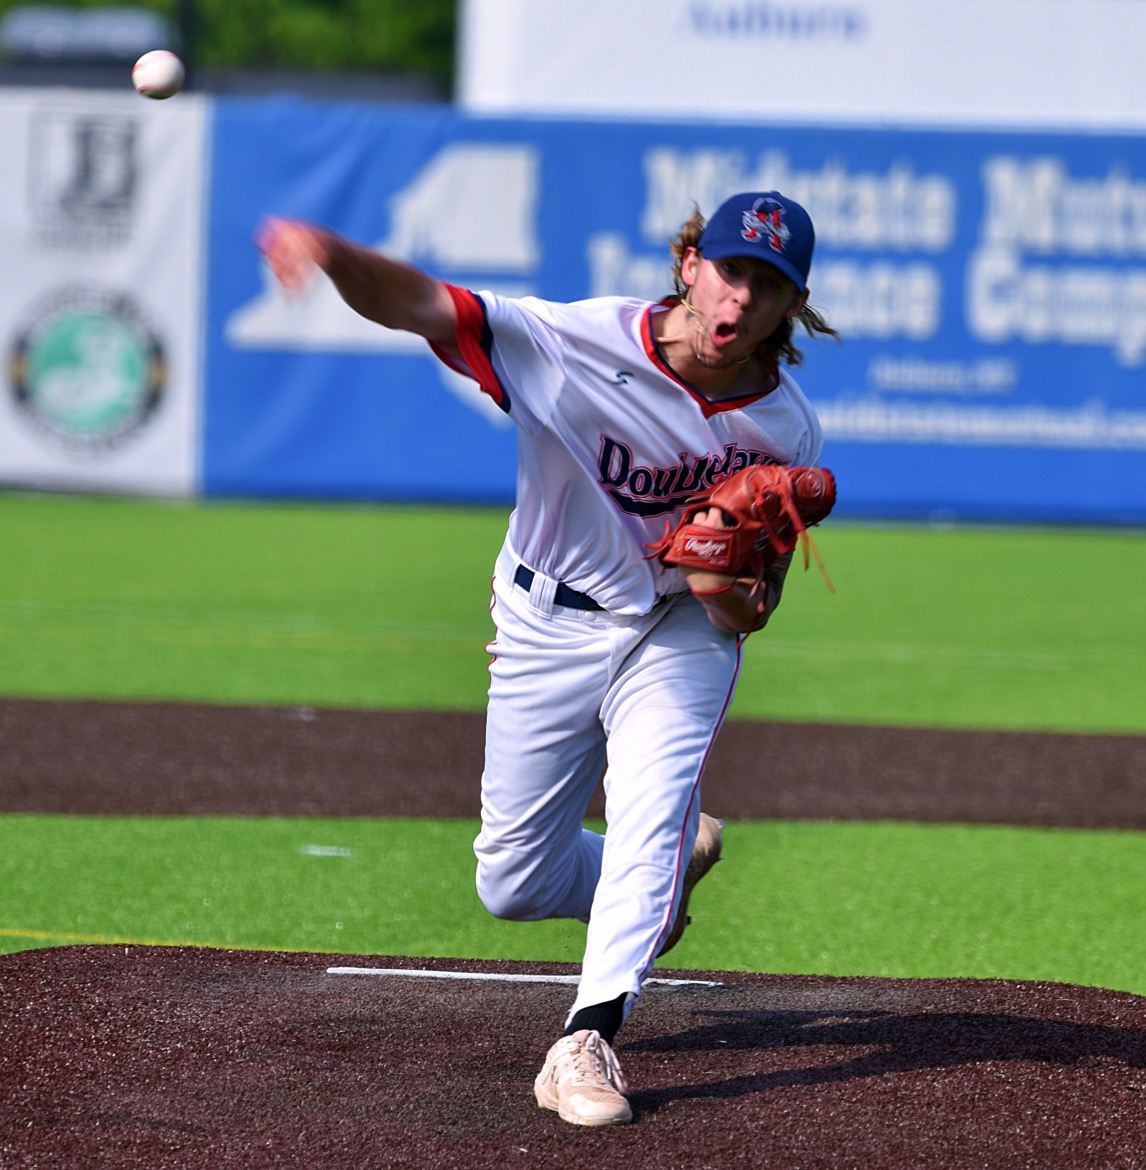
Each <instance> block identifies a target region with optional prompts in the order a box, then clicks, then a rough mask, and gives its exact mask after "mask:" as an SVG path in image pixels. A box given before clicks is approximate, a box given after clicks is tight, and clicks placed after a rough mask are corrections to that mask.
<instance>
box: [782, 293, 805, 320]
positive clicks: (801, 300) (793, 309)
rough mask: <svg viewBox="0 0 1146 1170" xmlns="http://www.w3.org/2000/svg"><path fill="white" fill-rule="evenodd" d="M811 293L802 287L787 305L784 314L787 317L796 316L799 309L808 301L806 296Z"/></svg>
mask: <svg viewBox="0 0 1146 1170" xmlns="http://www.w3.org/2000/svg"><path fill="white" fill-rule="evenodd" d="M810 295H811V293H810V292H809V290H808V289H804V291H803V292H802V293H800V295H799V296H797V297H796V299H795V300H794V301H793V302H792V303H791V304H790V305H789V306H788V311H787V313H786V314H785V316H787V317H798V316H799V315H800V312H801V310H802V309H803V308H804V306H805V305H806V304H807V303H808V297H809V296H810Z"/></svg>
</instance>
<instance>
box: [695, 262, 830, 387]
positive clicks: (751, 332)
mask: <svg viewBox="0 0 1146 1170" xmlns="http://www.w3.org/2000/svg"><path fill="white" fill-rule="evenodd" d="M681 276H682V277H683V279H684V283H685V284H686V285H688V286H689V290H688V303H689V305H690V306H691V309H692V312H690V313H689V315H688V318H689V330H690V340H691V343H692V347H693V352H694V353H695V354H696V357H697V360H698V361H700V362H701V363H702V364H703V365H706V366H709V367H711V368H720V367H723V366H728V365H735V364H737V363H739V362H742V361H744V359H745V358H747V357H750V356H751V354H752V353H753V352H754V351H755V349H756V347H757V346H758V345H760V343H761V342H763V341H765V340H767V339H768V338H769V337H771V335H772V334H773V333H774V332H775V331H776V328H777V326H778V325H779V324H780V323H781V322H782V321H783V320H784V319H785V318H786V317H794V316H795V315H796V314H797V313H798V312H799V311H800V309H801V308H802V307H803V306H804V304H805V302H806V301H807V299H808V294H807V293H806V292H803V293H801V292H799V291H798V290H797V288H796V286H795V285H794V284H793V283H792V281H790V280H789V279H788V278H787V277H786V276H785V275H784V274H783V273H782V272H781V271H780V270H779V269H778V268H773V267H772V265H771V264H768V263H765V262H764V261H763V260H757V259H756V258H755V257H754V256H730V257H727V258H726V259H723V260H706V259H704V257H702V256H701V255H700V253H699V252H697V251H696V250H695V249H690V250H689V252H688V253H687V254H686V255H685V256H684V257H683V260H682V263H681Z"/></svg>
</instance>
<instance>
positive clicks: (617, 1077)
mask: <svg viewBox="0 0 1146 1170" xmlns="http://www.w3.org/2000/svg"><path fill="white" fill-rule="evenodd" d="M628 1091H629V1086H628V1082H627V1081H626V1080H625V1074H624V1073H622V1072H621V1066H620V1065H619V1064H618V1063H617V1057H616V1055H615V1054H614V1052H613V1049H612V1048H611V1047H610V1046H609V1044H608V1043H607V1042H606V1041H605V1040H602V1039H601V1035H600V1033H599V1032H591V1031H588V1030H587V1029H585V1030H582V1031H580V1032H574V1033H573V1035H572V1036H562V1037H561V1039H560V1040H558V1041H557V1043H556V1044H554V1045H553V1047H552V1048H550V1050H549V1052H548V1053H547V1054H546V1057H545V1065H544V1067H543V1068H542V1070H541V1072H539V1073H538V1074H537V1079H536V1080H535V1081H534V1082H533V1093H534V1095H535V1096H536V1097H537V1104H538V1105H540V1106H541V1108H542V1109H553V1110H555V1111H556V1112H557V1116H558V1117H560V1118H561V1120H562V1121H568V1122H569V1123H570V1124H572V1125H620V1124H622V1123H624V1122H626V1121H632V1119H633V1111H632V1109H630V1108H629V1102H628V1101H627V1100H626V1099H625V1094H626V1093H628Z"/></svg>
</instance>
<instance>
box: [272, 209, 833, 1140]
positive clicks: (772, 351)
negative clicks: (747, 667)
mask: <svg viewBox="0 0 1146 1170" xmlns="http://www.w3.org/2000/svg"><path fill="white" fill-rule="evenodd" d="M813 241H814V233H813V227H812V223H811V220H810V219H809V217H808V215H807V213H806V212H805V210H804V209H803V208H802V207H801V206H800V205H799V204H797V203H795V202H793V201H792V200H791V199H788V198H785V197H784V196H783V195H782V194H780V193H778V192H774V191H772V192H751V193H745V194H739V195H735V196H733V197H732V198H730V199H728V200H727V201H726V202H725V203H723V204H722V205H721V206H720V207H719V208H718V209H717V210H716V212H715V213H714V214H713V215H712V217H711V218H710V219H709V220H708V222H707V224H706V223H705V221H704V219H703V217H702V216H701V215H700V213H699V211H698V212H696V214H694V216H693V217H692V219H690V220H689V221H688V223H686V224H685V225H684V227H683V228H682V230H681V233H680V235H679V237H678V238H677V239H676V240H674V241H673V243H672V252H673V258H674V262H675V263H674V283H675V289H676V291H675V294H674V295H673V296H670V297H668V298H666V299H665V300H664V301H662V302H660V303H657V304H650V303H648V302H645V301H641V300H636V299H632V298H627V297H605V298H597V299H592V300H586V301H581V302H576V303H572V304H559V303H553V302H547V301H543V300H539V299H535V298H531V297H527V298H522V299H513V298H507V297H503V296H500V295H497V294H494V293H491V292H471V291H468V290H466V289H461V288H456V287H453V286H451V285H448V284H445V283H443V282H442V281H440V280H438V279H436V278H434V277H433V276H431V275H429V274H428V273H425V272H423V271H421V270H419V269H417V268H414V267H412V266H410V265H408V264H406V263H403V262H401V261H398V260H396V259H393V258H388V257H386V256H383V255H380V254H379V253H377V252H375V251H373V250H371V249H368V248H365V247H363V246H360V245H358V244H355V243H353V242H351V241H349V240H347V239H345V238H343V237H340V236H338V235H335V234H334V233H332V232H330V231H328V230H326V229H325V228H321V227H318V226H315V225H312V224H306V223H301V222H298V221H286V220H280V219H269V220H267V221H266V222H265V223H264V224H263V226H262V228H261V229H260V232H259V235H258V244H259V247H260V248H261V250H262V252H263V254H264V257H265V259H266V261H267V263H268V264H269V266H270V268H271V270H272V272H273V273H274V275H275V276H276V278H277V280H278V281H279V282H280V284H281V285H282V287H283V288H284V289H285V290H286V291H287V292H290V291H292V290H297V289H299V288H300V287H302V286H303V285H304V284H305V282H307V280H308V279H309V278H310V277H311V276H312V275H313V273H314V271H315V270H316V269H318V270H321V271H322V272H324V273H325V274H326V275H327V276H328V277H329V278H330V279H331V280H332V281H333V283H334V285H335V286H336V288H337V289H338V291H339V293H340V294H341V296H342V297H343V299H344V300H345V301H346V303H347V304H349V305H350V306H351V308H353V309H355V310H356V311H357V312H358V313H360V314H362V315H363V316H365V317H367V318H369V319H371V320H373V321H376V322H378V323H379V324H381V325H384V326H386V327H388V328H391V329H399V330H405V331H409V332H411V333H414V334H417V335H420V336H421V337H423V338H425V339H426V341H427V342H428V343H429V344H430V346H431V347H432V349H433V351H434V353H435V354H437V356H438V357H439V358H440V359H441V360H442V361H444V362H446V363H447V364H449V365H450V366H451V367H453V368H454V369H455V370H459V371H462V372H463V373H465V374H467V375H469V376H470V377H472V378H474V379H475V380H476V381H477V382H478V383H479V384H480V386H481V388H482V390H483V391H484V392H485V393H486V394H488V395H489V396H490V397H491V398H492V399H493V401H494V402H496V403H497V404H498V405H499V406H500V407H501V409H502V410H504V411H505V412H506V413H507V414H508V415H509V417H510V418H511V419H513V420H514V422H515V423H516V424H517V426H518V429H519V443H518V473H517V499H516V505H515V508H514V510H513V512H512V514H511V516H510V520H509V527H508V532H507V535H506V538H505V543H504V544H503V546H502V548H501V551H500V554H499V555H498V557H497V563H496V569H495V575H494V581H493V608H492V614H493V618H494V622H495V625H496V634H495V636H494V639H493V641H492V643H491V645H490V651H491V654H492V663H491V666H490V688H489V704H488V711H487V723H486V746H485V767H484V772H483V776H482V816H481V830H480V833H479V835H478V837H477V840H476V841H475V844H474V851H475V854H476V856H477V888H478V892H479V894H480V896H481V899H482V902H483V903H484V905H485V906H486V908H487V909H488V910H489V911H490V912H491V913H492V914H494V915H496V916H498V917H500V918H508V919H517V920H537V919H544V918H553V917H563V918H577V919H581V920H582V921H584V922H586V923H587V924H588V929H587V935H586V942H585V951H584V957H583V961H582V968H581V978H580V982H579V986H578V990H577V994H576V998H575V1000H574V1003H573V1005H572V1007H571V1009H570V1011H569V1014H568V1017H567V1018H566V1021H565V1028H564V1034H563V1035H562V1036H561V1037H560V1038H558V1040H557V1041H556V1043H554V1044H553V1046H552V1047H551V1048H550V1050H549V1052H548V1054H547V1055H546V1057H545V1061H544V1064H543V1067H542V1070H541V1072H540V1073H539V1074H538V1076H537V1079H536V1081H535V1084H534V1091H535V1095H536V1098H537V1102H538V1104H539V1105H541V1106H542V1107H543V1108H546V1109H552V1110H555V1111H556V1112H557V1113H558V1114H559V1115H560V1117H562V1118H563V1119H564V1120H566V1121H569V1122H572V1123H575V1124H582V1125H609V1124H614V1123H617V1122H625V1121H629V1120H630V1119H631V1117H632V1112H631V1108H630V1105H629V1102H628V1100H627V1094H628V1087H627V1084H626V1081H625V1078H624V1076H623V1074H622V1072H621V1069H620V1066H619V1064H618V1062H617V1058H616V1055H615V1053H614V1051H613V1048H612V1044H613V1040H614V1037H615V1035H616V1033H617V1031H618V1030H619V1029H620V1027H621V1025H622V1023H623V1021H624V1020H625V1018H626V1017H627V1015H628V1013H629V1012H630V1011H631V1009H632V1007H633V1005H634V1004H635V1003H636V1002H637V1000H638V998H639V996H640V994H641V987H642V983H643V982H644V980H645V978H646V977H647V976H648V974H649V973H650V971H651V970H652V967H653V964H654V961H655V960H656V959H657V958H658V956H659V955H661V954H664V953H665V952H666V951H667V950H668V949H669V948H670V947H671V946H673V945H674V944H675V942H676V941H677V939H679V937H680V935H681V932H682V931H683V929H684V927H685V925H686V923H687V921H688V918H687V914H686V909H687V902H688V897H689V894H690V892H691V890H692V888H693V886H694V885H695V884H696V882H697V881H698V880H699V879H700V878H701V877H703V876H704V874H705V873H706V872H707V871H708V870H709V869H710V868H711V867H712V865H713V864H714V863H715V862H716V860H717V859H718V858H719V856H720V848H721V827H722V826H721V823H720V822H719V821H717V820H715V819H713V818H712V817H709V816H707V814H702V813H701V810H700V781H701V774H702V772H703V770H704V766H705V761H706V760H707V758H708V755H709V752H710V750H711V748H712V745H713V741H714V739H715V737H716V734H717V732H718V730H719V728H720V726H721V724H722V722H723V720H724V717H725V714H726V712H727V710H728V706H729V703H730V702H731V699H732V693H733V688H734V686H735V683H736V678H737V673H738V671H739V669H740V663H741V647H742V644H743V641H744V639H745V637H746V636H747V635H748V634H749V633H751V632H752V631H754V630H758V629H760V628H761V627H762V626H763V625H764V624H765V623H766V622H767V620H768V618H769V616H770V615H771V613H772V611H773V610H774V608H775V606H776V604H777V603H778V601H779V598H780V590H781V588H782V585H783V579H784V573H785V571H786V569H787V567H788V564H789V563H790V560H791V553H790V552H789V553H788V554H787V555H786V556H782V557H780V558H779V559H778V560H776V561H775V562H774V563H773V564H772V565H771V567H770V569H769V571H768V573H767V574H766V576H765V578H764V579H763V580H752V579H750V578H741V577H738V576H736V575H730V574H727V573H717V572H713V571H708V570H704V569H697V568H684V567H674V566H668V565H666V564H665V563H664V562H663V561H662V560H661V559H658V558H657V557H650V555H649V552H648V550H649V548H650V547H652V546H655V545H656V543H657V541H658V540H660V539H662V538H663V537H664V534H665V531H666V523H667V524H671V523H672V522H673V521H674V520H676V519H677V518H678V517H679V516H680V515H681V513H682V510H683V506H684V504H685V501H686V500H688V499H689V498H690V497H694V496H695V495H696V494H697V493H698V491H702V490H703V489H705V488H709V487H711V486H713V485H714V484H718V483H720V482H721V481H723V480H724V479H726V478H727V477H728V476H730V475H732V474H733V473H735V472H736V471H738V470H739V469H741V468H744V467H747V466H751V465H755V464H788V465H805V466H812V465H814V464H815V462H816V460H817V459H818V458H819V455H820V447H821V432H820V426H819V423H818V421H817V419H816V416H815V414H814V412H813V410H812V408H811V406H810V405H809V403H808V401H807V399H806V398H805V397H804V395H803V393H802V392H801V391H800V389H799V387H798V386H797V385H796V383H795V382H794V381H793V379H792V378H791V376H790V375H789V373H788V372H787V370H786V369H785V368H784V367H785V366H787V365H793V364H796V363H798V362H799V361H800V356H801V355H800V351H799V350H798V349H797V348H796V347H795V346H794V345H793V343H792V333H793V326H794V324H795V323H796V322H799V323H801V324H802V325H803V326H804V327H805V329H806V330H807V332H808V333H809V334H828V335H831V336H835V335H836V334H835V331H834V330H833V329H831V328H830V326H828V325H827V323H826V322H825V321H824V320H823V318H822V317H821V316H820V315H819V314H818V313H817V312H816V311H815V310H814V309H812V308H811V307H810V306H809V305H808V290H807V277H808V270H809V267H810V265H811V260H812V249H813ZM693 520H694V522H696V523H700V524H701V525H702V526H710V527H711V528H712V530H713V531H714V532H715V531H717V530H719V529H720V528H721V526H722V524H723V523H724V517H723V515H722V514H721V512H720V510H719V509H710V510H702V511H701V512H700V513H699V514H698V515H695V516H694V517H693ZM602 776H603V783H604V789H605V800H606V818H607V824H608V830H607V832H606V833H604V834H597V833H593V832H589V831H588V830H587V829H585V828H584V827H583V820H584V816H585V811H586V807H587V804H588V801H589V798H590V795H591V793H592V792H593V791H594V789H595V787H596V785H597V784H598V783H599V782H601V781H602Z"/></svg>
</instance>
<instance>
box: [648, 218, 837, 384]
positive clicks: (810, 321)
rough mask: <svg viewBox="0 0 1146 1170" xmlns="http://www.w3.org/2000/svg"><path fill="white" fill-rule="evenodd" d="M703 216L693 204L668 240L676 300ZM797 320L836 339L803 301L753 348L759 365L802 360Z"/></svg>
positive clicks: (768, 366) (682, 289) (680, 294)
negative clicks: (687, 255) (795, 338)
mask: <svg viewBox="0 0 1146 1170" xmlns="http://www.w3.org/2000/svg"><path fill="white" fill-rule="evenodd" d="M704 224H705V219H704V216H703V215H701V213H700V208H699V207H697V206H695V204H694V205H693V211H692V215H690V216H689V218H688V219H687V220H685V222H684V223H683V224H682V225H681V229H680V231H679V232H678V233H677V235H676V237H675V238H674V239H672V240H670V241H669V250H670V251H671V252H672V261H673V263H672V283H673V292H674V294H675V296H676V297H677V299H678V300H684V297H685V294H686V293H687V292H688V288H687V287H686V286H685V283H684V278H683V277H682V276H681V271H680V267H681V261H682V260H683V259H684V254H685V251H686V250H687V249H688V248H696V247H698V246H699V244H700V237H701V235H702V234H703V232H704ZM797 321H799V322H800V324H801V325H803V326H804V328H805V329H806V330H807V332H808V336H809V337H814V336H815V335H816V334H817V333H823V334H825V335H826V336H828V337H834V338H835V339H836V340H837V341H838V340H839V337H840V335H839V333H838V332H836V330H835V329H833V328H832V327H831V326H830V325H829V324H828V323H827V321H825V320H824V318H823V316H822V315H821V314H820V311H819V310H818V309H813V308H812V306H811V305H809V304H805V305H804V307H803V308H802V309H801V310H800V311H799V312H798V313H797V314H796V316H795V317H785V318H784V320H783V321H782V322H781V323H780V324H779V325H778V326H777V327H776V331H775V332H774V333H773V334H772V336H771V337H769V338H768V339H767V340H766V341H763V342H761V343H760V345H759V347H758V348H757V350H756V360H757V361H759V362H760V364H761V365H762V366H764V367H765V368H766V369H769V370H771V371H773V372H778V371H779V366H780V363H781V362H784V363H785V364H787V365H789V366H798V365H799V364H800V363H801V362H802V361H803V360H804V355H803V353H802V352H801V351H800V350H799V349H798V348H797V347H796V345H795V344H794V343H793V341H792V334H793V332H794V326H795V323H796V322H797Z"/></svg>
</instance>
